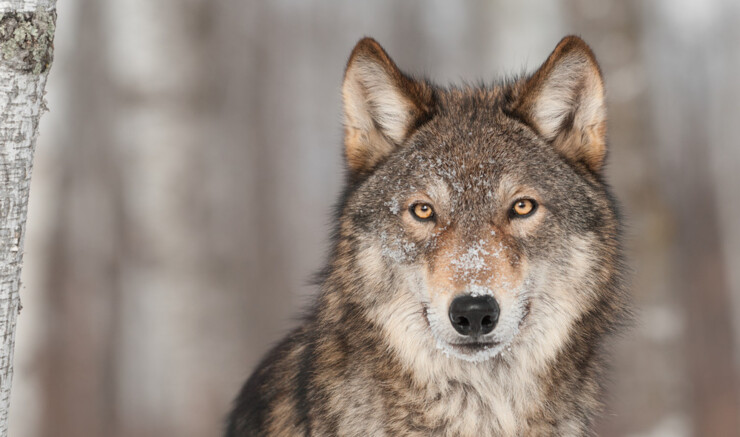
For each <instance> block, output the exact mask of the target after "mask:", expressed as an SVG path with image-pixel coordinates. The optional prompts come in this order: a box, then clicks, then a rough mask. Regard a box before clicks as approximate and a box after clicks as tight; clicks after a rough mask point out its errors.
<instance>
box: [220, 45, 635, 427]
mask: <svg viewBox="0 0 740 437" xmlns="http://www.w3.org/2000/svg"><path fill="white" fill-rule="evenodd" d="M342 101H343V112H344V155H345V162H346V167H347V181H346V187H345V191H344V193H343V195H342V196H341V199H340V201H339V205H338V208H337V213H336V228H335V235H334V239H333V245H332V247H331V251H330V255H329V259H328V264H327V266H326V268H325V269H324V270H323V273H322V275H321V279H320V281H319V285H320V292H319V294H318V296H317V297H316V300H315V303H314V304H313V306H312V307H311V308H310V310H309V311H308V312H307V315H306V316H305V319H304V320H303V322H302V324H301V325H300V326H299V327H298V328H296V329H295V330H294V331H293V332H292V333H290V334H289V335H288V336H287V338H285V339H284V340H283V341H282V342H281V343H279V344H278V345H277V346H276V347H275V348H274V349H273V350H272V351H271V352H270V353H269V354H268V355H267V357H266V358H264V360H263V361H262V362H261V364H259V366H258V368H257V369H256V370H255V371H254V373H253V374H252V376H251V377H250V378H249V379H248V381H247V382H246V384H245V385H244V387H243V389H242V390H241V393H240V394H239V395H238V397H237V399H236V401H235V404H234V407H233V411H232V412H231V414H230V416H229V418H228V420H227V425H226V432H225V435H226V436H228V437H236V436H293V435H295V436H298V435H300V436H334V435H337V436H553V435H558V436H582V435H589V434H590V433H591V432H592V431H591V428H592V425H593V422H594V420H595V418H596V417H597V415H598V413H599V412H600V410H601V409H602V404H601V401H600V399H601V396H602V393H603V391H604V390H603V385H604V384H603V378H604V371H605V369H606V368H607V367H608V366H607V361H608V360H607V357H606V355H605V353H606V352H605V344H607V343H608V341H607V340H608V338H609V337H611V336H612V334H613V333H614V332H617V331H619V330H620V328H621V327H622V326H623V325H624V322H625V321H626V320H628V319H629V315H630V310H629V296H628V294H629V293H628V290H627V288H628V287H626V286H625V282H626V281H625V276H626V275H625V262H624V255H623V248H622V243H621V239H622V233H623V232H622V225H621V221H620V214H619V212H618V206H617V204H616V200H615V198H614V197H613V195H612V194H611V193H610V189H609V187H608V185H607V183H606V181H605V177H604V163H605V158H606V152H607V150H606V144H607V141H606V108H605V93H604V83H603V79H602V74H601V71H600V68H599V65H598V64H597V62H596V58H595V57H594V54H593V52H592V51H591V49H590V48H589V47H588V45H587V44H586V43H585V42H584V41H583V40H581V39H580V38H578V37H576V36H568V37H566V38H564V39H563V40H562V41H560V43H559V44H558V45H557V46H556V47H555V49H554V51H553V52H552V53H551V54H550V55H549V57H548V58H547V60H546V61H545V62H544V63H543V64H542V65H541V66H540V67H539V69H537V70H536V71H535V72H534V73H533V74H531V75H524V76H521V77H518V78H513V79H507V80H502V81H500V82H497V83H494V84H492V85H481V86H473V85H461V86H449V87H441V86H438V85H435V84H433V83H432V82H431V81H429V80H426V79H416V78H413V77H412V76H410V75H408V74H406V73H404V72H402V71H401V70H399V68H398V67H397V66H396V64H395V63H394V61H393V60H391V58H390V57H389V56H388V54H387V53H386V52H385V50H384V49H383V48H382V47H381V46H380V45H379V44H378V43H377V42H376V41H375V40H373V39H371V38H364V39H362V40H360V41H359V42H358V43H357V45H356V47H355V48H354V50H353V51H352V54H351V56H350V58H349V61H348V63H347V66H346V70H345V75H344V81H343V85H342Z"/></svg>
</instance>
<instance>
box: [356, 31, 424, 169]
mask: <svg viewBox="0 0 740 437" xmlns="http://www.w3.org/2000/svg"><path fill="white" fill-rule="evenodd" d="M432 96H433V93H432V89H431V87H429V86H428V85H427V84H425V83H422V82H418V81H415V80H413V79H411V78H410V77H408V76H406V75H405V74H403V73H402V72H401V71H400V70H399V69H398V67H397V66H396V64H395V63H394V62H393V61H392V60H391V58H390V57H389V56H388V54H387V53H386V52H385V50H383V48H382V47H381V46H380V44H378V43H377V42H376V41H375V40H374V39H372V38H363V39H362V40H360V42H358V43H357V45H356V46H355V48H354V50H353V51H352V55H350V57H349V61H348V62H347V69H346V71H345V73H344V82H343V84H342V103H343V105H344V147H345V156H346V158H347V164H348V166H349V168H350V170H351V171H352V172H353V173H354V174H356V175H362V174H366V173H369V172H370V171H371V170H372V169H373V168H374V167H375V166H376V165H377V164H378V163H379V162H380V161H381V160H382V159H383V158H384V157H386V156H387V155H388V154H390V153H391V152H392V151H393V150H394V149H395V148H396V147H398V146H400V145H401V144H403V142H404V141H405V140H406V139H407V138H408V137H409V135H410V134H411V133H412V132H413V130H414V129H415V128H416V127H418V125H419V124H420V123H421V122H422V121H423V120H424V119H425V118H426V117H427V116H428V114H429V112H430V108H431V105H432V99H433V97H432Z"/></svg>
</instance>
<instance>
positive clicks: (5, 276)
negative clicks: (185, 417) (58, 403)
mask: <svg viewBox="0 0 740 437" xmlns="http://www.w3.org/2000/svg"><path fill="white" fill-rule="evenodd" d="M55 23H56V0H0V143H1V145H0V147H2V148H1V149H0V342H2V345H1V346H0V436H1V437H4V436H6V435H7V429H8V409H9V407H10V386H11V381H12V379H13V346H14V342H15V321H16V316H17V315H18V312H19V311H20V296H19V294H18V291H19V288H20V276H21V265H22V261H23V236H24V233H25V227H26V213H27V206H28V187H29V183H30V181H31V167H32V164H33V152H34V146H35V145H36V135H37V133H38V124H39V118H40V116H41V112H42V110H43V109H44V108H45V106H44V87H45V86H46V77H47V75H48V73H49V67H50V66H51V60H52V52H53V45H52V41H53V38H54V26H55Z"/></svg>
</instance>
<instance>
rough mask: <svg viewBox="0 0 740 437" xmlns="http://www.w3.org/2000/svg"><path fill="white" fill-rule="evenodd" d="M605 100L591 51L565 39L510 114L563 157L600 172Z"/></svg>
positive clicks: (575, 39)
mask: <svg viewBox="0 0 740 437" xmlns="http://www.w3.org/2000/svg"><path fill="white" fill-rule="evenodd" d="M604 100H605V99H604V82H603V80H602V78H601V70H600V69H599V65H598V64H597V63H596V58H595V57H594V54H593V52H592V51H591V49H590V48H589V47H588V45H587V44H586V43H585V42H584V41H583V40H582V39H580V38H578V37H577V36H568V37H565V38H563V40H562V41H560V43H559V44H558V45H557V47H555V50H553V52H552V53H551V54H550V57H549V58H547V61H545V63H544V64H542V66H541V67H540V68H539V70H537V72H535V73H534V74H533V75H532V77H530V78H529V79H528V80H526V81H525V82H524V84H523V88H522V90H521V92H520V95H519V96H518V98H517V103H516V105H515V108H514V110H515V112H516V113H518V114H519V115H520V116H521V117H522V118H524V120H525V121H527V122H528V123H529V124H530V125H532V126H533V127H534V128H535V129H536V130H537V131H538V132H539V133H540V135H542V137H544V139H545V140H547V141H549V142H550V143H551V144H552V145H553V146H554V147H555V149H556V150H557V151H558V153H560V154H561V155H562V156H564V157H565V158H566V159H568V160H570V161H572V162H581V163H584V164H585V165H586V166H587V167H588V168H590V169H591V170H592V171H595V172H598V171H600V170H601V167H602V166H603V164H604V157H605V155H606V106H605V101H604Z"/></svg>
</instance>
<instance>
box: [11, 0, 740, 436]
mask: <svg viewBox="0 0 740 437" xmlns="http://www.w3.org/2000/svg"><path fill="white" fill-rule="evenodd" d="M58 8H59V9H58V13H59V18H58V22H57V26H58V27H57V35H56V56H55V60H54V65H53V68H52V70H51V75H50V79H49V84H48V96H47V97H48V102H49V107H50V109H51V112H49V113H47V114H46V115H45V116H44V118H43V119H42V123H41V136H40V138H39V141H38V147H37V155H36V166H35V169H34V176H33V183H32V190H31V203H30V212H29V222H28V234H27V241H26V255H25V260H26V263H25V267H24V270H23V278H24V284H25V286H24V288H23V289H22V291H21V297H22V299H23V307H24V308H23V311H22V313H21V315H20V317H19V319H18V323H19V324H18V335H17V349H16V359H15V364H16V375H15V379H14V384H13V397H12V405H11V419H10V420H11V422H10V433H11V435H13V436H28V437H40V436H44V437H47V436H48V437H52V436H53V437H66V436H70V437H72V436H74V437H88V436H89V437H93V436H94V437H98V436H109V437H119V436H120V437H122V436H142V437H148V436H152V437H154V436H179V437H190V436H193V437H195V436H217V435H219V433H220V427H221V423H222V419H223V417H224V415H225V414H226V412H227V411H228V409H229V403H230V402H231V400H232V399H233V397H234V396H235V394H236V392H237V390H238V389H239V387H240V385H241V384H242V382H243V381H244V379H245V378H246V377H247V375H248V374H249V373H250V372H251V370H252V368H253V366H254V365H255V364H256V362H257V360H258V359H259V358H260V357H261V356H262V354H263V353H264V352H265V351H266V350H267V348H268V347H269V346H270V345H271V344H273V343H274V342H275V341H276V340H277V339H279V338H280V337H281V336H282V335H283V334H285V333H286V332H287V331H288V330H289V329H290V327H292V326H293V325H294V323H295V316H296V315H297V314H298V312H299V309H300V308H301V306H302V305H304V304H305V303H306V301H307V300H308V298H309V297H310V296H311V294H312V293H314V291H315V290H314V289H313V288H312V287H311V286H309V285H307V284H308V282H309V279H310V277H311V274H312V273H313V272H315V271H316V270H317V269H318V268H319V267H320V266H321V264H322V262H323V259H324V256H325V253H326V249H327V236H328V230H329V225H328V223H329V220H330V216H331V205H332V204H333V202H334V200H335V197H336V196H337V194H338V192H339V190H340V184H341V181H342V177H341V175H342V173H341V132H342V131H341V127H340V121H341V117H340V99H339V90H340V85H341V79H342V73H343V68H344V65H345V62H346V59H347V57H348V55H349V53H350V51H351V49H352V47H353V45H354V43H355V42H356V41H357V40H358V39H359V38H360V37H362V36H364V35H370V36H373V37H375V38H376V39H377V40H378V41H380V43H381V44H383V45H384V46H385V47H386V49H387V50H388V51H389V53H390V54H391V56H392V57H394V59H395V60H396V61H397V62H398V64H399V65H400V66H401V68H403V69H406V70H408V71H410V72H414V73H421V74H427V75H429V76H430V77H431V78H433V79H434V80H436V81H438V82H441V83H447V82H449V81H458V82H459V81H461V80H463V79H468V80H473V79H479V78H480V79H494V78H497V77H500V76H501V75H505V74H511V73H519V72H521V71H522V70H523V69H527V70H529V71H531V70H532V69H533V68H536V67H537V65H538V64H539V63H541V62H542V61H544V59H545V57H546V56H547V54H548V53H549V52H550V51H551V50H552V49H553V48H554V47H555V44H556V43H557V42H558V41H559V40H560V38H561V37H563V36H564V35H566V34H571V33H575V34H579V35H581V36H582V37H584V39H585V40H586V41H587V42H588V43H589V44H590V45H591V46H592V47H593V49H594V51H595V52H596V55H597V57H598V59H599V61H600V62H601V65H602V68H603V71H604V74H605V77H606V83H607V90H608V97H609V103H608V108H609V115H610V120H609V137H610V147H611V154H610V157H609V167H608V170H607V172H608V176H609V179H610V180H611V182H612V183H613V186H614V189H615V191H616V193H617V195H618V197H619V198H620V199H621V200H622V202H623V204H624V211H625V215H626V218H627V221H628V223H629V240H628V247H629V251H630V252H629V253H630V259H631V261H632V266H633V268H634V270H635V275H634V287H633V288H634V295H635V298H636V301H637V304H638V308H639V310H640V321H639V323H638V324H637V325H636V326H635V328H634V329H633V330H632V331H631V332H630V333H629V334H628V335H626V336H625V337H624V338H623V339H621V340H619V341H617V342H616V354H615V357H614V363H613V364H614V367H615V372H614V374H613V381H612V383H611V386H612V388H611V389H610V393H611V397H610V399H609V403H608V414H607V415H606V416H605V417H604V419H603V420H601V422H600V423H599V434H600V435H603V436H634V437H636V436H644V437H648V436H651V437H658V436H666V437H668V436H670V437H682V436H729V435H733V434H734V435H737V434H738V433H739V432H740V431H738V430H740V419H739V417H740V382H739V381H740V225H739V223H740V176H738V175H739V174H740V173H739V172H738V167H739V166H740V141H739V140H738V138H737V135H738V133H737V127H738V123H739V122H740V104H738V102H739V101H740V80H739V79H738V78H740V2H736V1H734V2H733V1H725V2H723V1H719V0H703V1H700V0H695V1H689V0H680V1H675V0H672V1H669V0H662V1H650V2H644V1H639V0H630V1H616V0H562V1H542V2H535V1H530V0H527V1H521V0H520V1H506V2H504V1H470V2H448V1H442V0H437V1H428V2H420V1H402V2H401V1H393V0H385V1H367V2H349V1H348V2H341V3H340V2H326V1H322V2H314V1H303V0H292V1H289V0H279V1H269V2H268V1H236V0H231V1H228V0H59V5H58Z"/></svg>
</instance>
